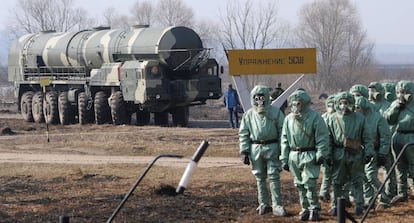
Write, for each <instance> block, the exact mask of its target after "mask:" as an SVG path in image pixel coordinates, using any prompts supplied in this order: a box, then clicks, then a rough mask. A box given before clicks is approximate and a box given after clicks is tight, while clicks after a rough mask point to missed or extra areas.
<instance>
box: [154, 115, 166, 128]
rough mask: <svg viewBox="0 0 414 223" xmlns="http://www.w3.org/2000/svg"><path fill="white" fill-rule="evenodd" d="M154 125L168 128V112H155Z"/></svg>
mask: <svg viewBox="0 0 414 223" xmlns="http://www.w3.org/2000/svg"><path fill="white" fill-rule="evenodd" d="M154 123H155V125H159V126H168V112H155V113H154Z"/></svg>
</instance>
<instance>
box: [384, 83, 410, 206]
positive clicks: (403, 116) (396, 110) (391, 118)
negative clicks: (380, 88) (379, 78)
mask: <svg viewBox="0 0 414 223" xmlns="http://www.w3.org/2000/svg"><path fill="white" fill-rule="evenodd" d="M395 91H396V94H397V99H396V100H395V101H394V102H392V103H391V106H390V107H389V108H388V109H387V110H386V111H385V112H384V115H385V118H386V119H387V121H388V124H390V125H394V127H395V131H394V133H393V134H392V137H391V142H392V145H391V148H392V150H393V152H394V154H395V156H398V154H399V153H400V151H401V149H402V148H403V146H404V145H405V144H407V143H410V142H414V100H413V94H414V84H413V83H412V82H409V81H400V82H398V83H397V84H396V87H395ZM395 158H396V157H395ZM397 169H398V171H397V182H398V196H400V197H402V198H403V199H407V176H408V174H409V175H410V176H414V148H413V146H410V147H409V148H407V150H406V151H405V153H404V154H403V155H402V157H401V159H400V160H399V163H398V165H397Z"/></svg>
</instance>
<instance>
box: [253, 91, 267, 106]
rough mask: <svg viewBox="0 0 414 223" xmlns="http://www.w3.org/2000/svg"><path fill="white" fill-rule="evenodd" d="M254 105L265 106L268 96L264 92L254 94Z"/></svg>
mask: <svg viewBox="0 0 414 223" xmlns="http://www.w3.org/2000/svg"><path fill="white" fill-rule="evenodd" d="M253 99H254V105H255V106H256V107H258V108H263V107H264V106H265V102H266V97H265V96H264V94H257V95H255V96H254V98H253Z"/></svg>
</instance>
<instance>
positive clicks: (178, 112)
mask: <svg viewBox="0 0 414 223" xmlns="http://www.w3.org/2000/svg"><path fill="white" fill-rule="evenodd" d="M189 114H190V111H189V108H188V106H184V107H177V108H176V109H175V110H174V112H173V113H172V120H173V125H174V126H178V127H187V125H188V119H189Z"/></svg>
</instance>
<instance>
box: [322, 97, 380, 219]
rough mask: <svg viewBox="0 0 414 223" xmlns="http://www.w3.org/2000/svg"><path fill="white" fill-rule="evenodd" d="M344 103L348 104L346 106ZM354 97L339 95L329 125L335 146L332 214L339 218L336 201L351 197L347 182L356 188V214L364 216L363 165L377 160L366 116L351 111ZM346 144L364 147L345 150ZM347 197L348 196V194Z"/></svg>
mask: <svg viewBox="0 0 414 223" xmlns="http://www.w3.org/2000/svg"><path fill="white" fill-rule="evenodd" d="M343 101H345V102H346V103H347V104H345V106H343V105H344V104H343V103H344V102H343ZM354 103H355V101H354V97H353V95H352V94H350V93H348V92H340V93H338V94H337V95H336V97H335V110H336V112H335V113H334V114H332V115H330V116H329V117H328V120H327V125H328V128H329V131H330V144H331V146H332V157H333V166H332V183H333V199H331V206H332V209H331V214H332V215H336V211H335V210H336V205H337V199H338V198H339V197H348V190H344V189H345V188H344V186H345V184H346V183H347V182H350V183H351V187H352V188H354V189H355V190H354V201H355V212H354V213H355V214H358V215H360V214H362V210H363V205H364V197H363V181H364V175H365V174H364V163H368V161H370V159H371V158H372V157H373V156H374V151H373V141H374V140H373V133H372V131H371V130H370V129H369V125H367V123H366V121H365V117H364V115H362V114H360V113H355V112H353V111H352V109H353V106H354ZM345 140H346V141H347V142H348V141H351V140H352V141H355V140H357V141H358V142H359V143H360V145H361V146H355V145H356V144H358V143H353V144H354V146H352V147H354V149H351V146H345V144H344V143H345ZM345 193H346V194H345Z"/></svg>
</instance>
